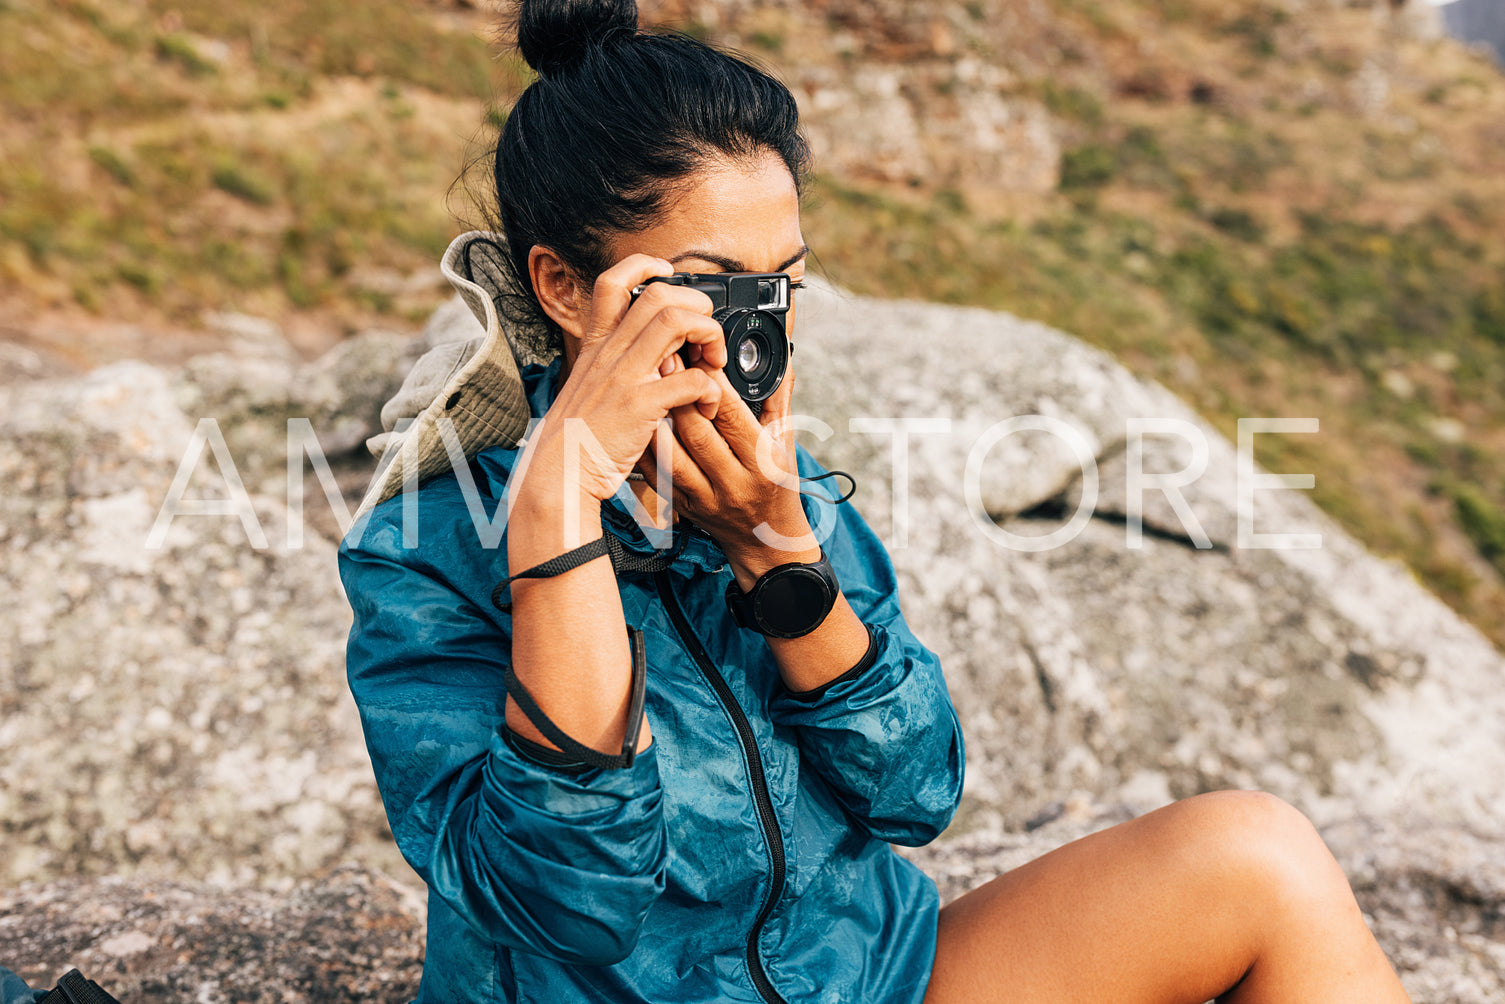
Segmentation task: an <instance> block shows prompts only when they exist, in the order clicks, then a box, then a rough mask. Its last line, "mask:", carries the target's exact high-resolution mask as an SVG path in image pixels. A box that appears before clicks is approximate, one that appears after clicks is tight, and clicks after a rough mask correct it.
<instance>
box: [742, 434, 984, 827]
mask: <svg viewBox="0 0 1505 1004" xmlns="http://www.w3.org/2000/svg"><path fill="white" fill-rule="evenodd" d="M801 461H802V462H801V471H800V473H801V474H804V475H805V476H807V477H808V476H810V475H811V474H812V473H823V472H822V471H821V469H820V468H819V467H818V465H816V464H814V462H813V461H808V460H807V459H806V458H805V457H803V456H802V457H801ZM825 548H826V552H827V555H828V556H829V557H830V559H831V563H832V567H833V568H834V569H835V571H836V575H837V579H838V581H839V582H840V584H841V588H842V593H843V594H844V595H845V596H846V598H847V602H848V603H850V604H851V606H852V609H853V610H854V611H855V612H856V614H857V616H858V618H859V619H861V620H862V622H863V623H864V624H866V625H867V627H868V630H869V632H871V636H872V642H873V646H874V651H873V652H872V653H870V654H871V655H872V656H873V659H872V662H871V664H870V665H868V666H867V668H866V669H864V670H863V671H862V672H860V673H858V674H856V675H855V676H854V677H852V678H849V679H843V680H840V681H838V682H837V683H836V684H835V685H833V686H831V687H829V688H828V689H826V690H825V691H824V692H822V693H820V694H819V696H818V697H816V698H815V699H814V700H811V699H810V698H809V697H808V696H802V695H793V694H788V693H785V694H782V695H780V696H779V697H777V698H776V699H775V700H774V702H773V703H772V705H771V707H770V713H771V715H772V716H773V718H774V719H775V721H777V722H779V723H780V724H784V725H789V726H794V727H796V728H797V729H798V734H799V742H800V747H801V752H802V754H803V759H804V762H805V763H806V764H807V765H809V766H811V767H813V768H814V769H815V770H817V771H818V772H819V773H820V774H821V776H822V777H823V778H824V779H825V781H826V783H827V784H828V785H829V786H830V787H831V788H832V790H833V791H835V793H836V795H837V797H838V798H839V799H840V800H841V802H842V804H843V805H844V806H845V807H846V809H847V812H848V813H849V814H850V815H851V816H852V817H853V819H855V820H856V821H857V822H858V824H859V825H861V826H862V827H863V828H864V829H866V830H867V831H868V832H869V833H871V834H872V835H873V836H874V837H876V838H878V839H880V840H885V841H888V842H890V843H896V844H905V845H909V846H918V845H920V844H924V843H927V842H929V841H930V840H933V839H934V838H935V837H936V836H937V835H939V834H940V832H941V831H942V830H944V829H945V828H946V826H947V825H948V824H949V823H950V821H951V817H952V815H953V814H954V813H955V812H956V807H957V804H958V803H959V801H960V799H961V791H962V781H963V776H964V772H965V760H966V757H965V751H964V747H963V742H962V733H961V727H960V725H959V723H958V721H957V717H956V710H955V708H954V707H953V705H952V703H951V696H950V693H949V692H948V690H947V688H946V681H945V678H944V677H943V676H942V674H941V666H940V660H939V659H937V658H936V656H935V655H934V653H932V652H931V651H930V650H928V649H926V648H925V647H924V646H923V645H921V644H920V642H919V641H918V640H917V639H916V638H915V637H914V635H913V634H912V633H911V632H910V630H909V627H908V625H906V624H905V622H904V617H903V614H902V613H901V612H900V610H899V601H898V585H897V581H896V579H895V576H894V570H893V565H892V563H891V562H890V561H889V558H888V554H887V552H886V551H885V550H884V548H883V545H882V543H881V542H880V541H879V540H878V538H877V537H876V535H874V534H873V532H872V530H871V529H870V528H869V527H868V526H867V524H866V523H865V522H863V520H862V518H861V517H860V516H859V515H857V513H856V512H855V511H853V510H852V509H851V508H850V507H848V506H841V507H840V521H839V522H838V524H837V525H836V528H835V530H834V531H833V532H832V534H831V535H830V537H828V538H827V540H826V543H825Z"/></svg>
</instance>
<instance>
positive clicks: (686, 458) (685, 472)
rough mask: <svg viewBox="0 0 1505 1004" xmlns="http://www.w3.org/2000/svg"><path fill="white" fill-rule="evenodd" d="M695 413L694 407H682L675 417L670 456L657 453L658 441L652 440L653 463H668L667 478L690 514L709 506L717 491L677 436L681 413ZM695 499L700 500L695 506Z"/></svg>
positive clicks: (692, 414) (670, 441) (670, 442)
mask: <svg viewBox="0 0 1505 1004" xmlns="http://www.w3.org/2000/svg"><path fill="white" fill-rule="evenodd" d="M684 414H688V415H690V416H694V415H695V411H694V409H681V410H680V412H676V413H675V416H674V435H673V437H671V439H670V440H669V444H670V451H671V452H670V455H669V456H667V457H665V456H663V455H661V454H660V453H659V452H658V443H657V441H655V442H654V457H655V463H657V464H658V465H660V466H663V465H664V464H666V463H667V464H668V465H669V473H670V477H671V478H672V479H673V482H674V490H675V495H676V498H677V499H679V500H681V501H684V502H685V503H686V509H688V510H689V511H690V512H691V513H692V515H693V513H694V511H695V510H696V509H697V508H708V503H709V502H711V501H713V500H714V499H715V495H716V490H715V488H714V487H713V486H712V480H711V477H710V476H709V475H708V474H707V473H706V471H705V469H704V468H703V467H702V466H701V465H700V464H699V463H698V462H697V461H696V460H695V458H694V457H692V456H691V455H690V452H689V450H688V448H687V447H686V446H685V444H684V440H683V439H682V438H680V428H681V424H682V415H684ZM697 502H699V503H700V505H699V506H697V504H696V503H697Z"/></svg>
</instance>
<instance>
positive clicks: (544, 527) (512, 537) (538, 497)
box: [507, 491, 602, 569]
mask: <svg viewBox="0 0 1505 1004" xmlns="http://www.w3.org/2000/svg"><path fill="white" fill-rule="evenodd" d="M508 506H509V508H508V512H507V562H508V564H509V566H511V567H513V568H519V569H521V568H529V567H531V566H532V565H535V564H537V563H539V562H540V561H547V560H548V559H550V558H552V557H554V556H556V555H558V554H561V553H563V552H565V551H570V550H573V549H575V548H577V547H580V546H581V545H583V544H587V543H589V542H590V541H592V540H595V539H596V538H597V537H599V536H601V534H602V529H601V503H600V501H599V500H597V499H596V498H595V497H594V496H592V495H590V494H589V493H587V492H579V493H575V494H573V495H570V494H567V493H565V492H559V491H552V492H551V491H528V492H523V493H521V494H520V495H519V496H518V497H517V498H516V499H515V500H509V503H508Z"/></svg>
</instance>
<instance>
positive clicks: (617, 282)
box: [584, 254, 674, 342]
mask: <svg viewBox="0 0 1505 1004" xmlns="http://www.w3.org/2000/svg"><path fill="white" fill-rule="evenodd" d="M673 274H674V266H673V265H672V264H670V263H669V262H667V261H665V260H664V259H662V258H655V257H653V256H652V255H646V254H633V255H628V256H627V257H626V258H623V259H622V260H621V261H619V262H617V263H616V264H615V265H613V266H612V267H611V268H609V269H607V270H606V271H605V272H602V273H601V274H600V275H599V276H597V277H596V282H595V285H594V286H593V287H592V290H591V317H590V326H589V329H588V330H587V332H586V335H585V339H584V341H586V342H592V341H598V340H600V339H602V338H605V337H606V336H607V335H609V334H611V333H612V332H613V331H615V330H616V329H617V328H618V327H620V326H621V324H622V320H623V318H624V317H626V315H627V309H628V307H630V306H631V305H632V291H633V290H634V289H636V288H637V287H638V286H641V285H642V284H643V283H644V282H647V281H648V280H649V279H651V278H653V277H654V276H656V275H673ZM653 285H654V286H661V285H663V284H662V283H654V284H653ZM649 288H650V289H651V288H653V287H652V286H650V287H649ZM664 288H666V289H667V288H671V287H667V286H665V287H664Z"/></svg>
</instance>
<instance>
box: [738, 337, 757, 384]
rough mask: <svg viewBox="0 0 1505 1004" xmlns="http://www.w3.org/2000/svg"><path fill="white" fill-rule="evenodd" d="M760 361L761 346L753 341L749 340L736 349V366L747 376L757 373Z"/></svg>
mask: <svg viewBox="0 0 1505 1004" xmlns="http://www.w3.org/2000/svg"><path fill="white" fill-rule="evenodd" d="M762 361H763V352H762V346H760V345H759V344H758V343H757V341H756V340H755V339H752V338H749V339H747V340H746V341H744V342H743V343H742V344H741V345H740V346H738V347H737V366H738V368H739V369H741V370H742V372H743V373H745V374H747V375H748V376H751V375H752V374H753V373H755V372H756V371H757V369H758V364H759V363H761V362H762Z"/></svg>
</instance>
